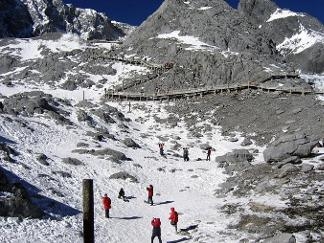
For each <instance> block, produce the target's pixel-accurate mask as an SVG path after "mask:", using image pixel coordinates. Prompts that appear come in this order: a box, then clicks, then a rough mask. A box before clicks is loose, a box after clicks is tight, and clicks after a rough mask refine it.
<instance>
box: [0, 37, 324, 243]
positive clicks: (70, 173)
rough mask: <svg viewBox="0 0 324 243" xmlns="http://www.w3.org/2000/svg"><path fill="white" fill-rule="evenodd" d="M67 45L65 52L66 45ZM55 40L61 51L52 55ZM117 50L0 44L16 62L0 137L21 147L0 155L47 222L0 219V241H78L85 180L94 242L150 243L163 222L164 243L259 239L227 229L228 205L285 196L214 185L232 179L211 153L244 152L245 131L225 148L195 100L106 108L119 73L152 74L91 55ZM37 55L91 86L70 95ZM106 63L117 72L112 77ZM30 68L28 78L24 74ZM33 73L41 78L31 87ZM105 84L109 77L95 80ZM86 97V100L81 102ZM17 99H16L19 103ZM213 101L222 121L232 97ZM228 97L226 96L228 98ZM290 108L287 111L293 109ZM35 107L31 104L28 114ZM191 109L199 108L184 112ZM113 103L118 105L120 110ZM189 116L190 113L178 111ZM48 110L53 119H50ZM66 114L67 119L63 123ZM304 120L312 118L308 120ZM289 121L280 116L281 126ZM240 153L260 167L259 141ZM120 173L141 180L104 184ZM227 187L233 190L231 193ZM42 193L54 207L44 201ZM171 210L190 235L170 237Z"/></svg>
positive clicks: (231, 218)
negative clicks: (106, 203) (122, 195)
mask: <svg viewBox="0 0 324 243" xmlns="http://www.w3.org/2000/svg"><path fill="white" fill-rule="evenodd" d="M66 40H68V43H69V46H68V47H69V48H70V51H67V49H65V48H67V46H66V47H65V46H64V45H66V44H64V43H66V42H65V41H66ZM22 43H23V44H22ZM53 43H56V45H55V46H58V47H61V48H63V49H57V48H56V47H55V46H54V45H53ZM113 45H116V44H112V43H106V44H102V43H98V44H96V43H91V44H90V45H88V44H87V43H83V42H82V41H80V40H79V39H77V38H74V37H71V36H63V37H61V38H60V39H57V40H56V41H52V40H40V39H35V40H33V39H29V40H14V41H12V42H9V43H7V45H5V46H3V47H2V49H1V51H3V52H6V53H7V54H6V55H8V58H9V57H11V58H15V60H16V62H13V63H12V66H8V69H7V70H2V74H1V76H0V79H1V82H2V84H1V85H0V93H1V95H2V96H1V102H2V103H3V104H4V108H3V112H4V113H1V116H0V134H1V136H4V137H7V138H10V140H12V141H14V142H15V144H14V145H10V146H12V147H13V148H14V149H15V150H17V151H19V155H18V156H13V159H14V160H15V161H16V162H15V163H8V162H5V161H4V160H2V159H1V162H0V163H1V167H3V168H5V169H6V170H8V171H10V172H11V173H13V174H15V175H16V176H18V178H20V180H22V181H25V182H27V183H29V184H32V185H33V186H34V187H36V188H37V192H35V191H34V192H31V193H32V198H33V200H34V201H35V202H36V203H38V204H40V205H41V206H42V207H43V209H44V210H45V212H46V213H47V214H49V215H50V216H51V218H48V219H40V220H39V219H38V220H36V219H24V220H22V221H21V220H19V219H17V218H8V219H4V218H1V219H0V220H1V221H0V222H1V224H0V227H1V230H2V232H5V233H3V234H1V236H0V239H1V241H2V242H24V241H25V240H26V239H27V241H37V242H53V241H58V242H82V236H81V231H82V228H81V227H82V215H81V213H79V212H78V211H81V210H82V208H81V205H82V201H81V200H82V198H81V195H82V194H81V184H82V179H84V178H93V179H94V186H95V188H94V191H95V236H96V240H97V241H98V242H104V241H109V242H116V243H117V242H138V243H140V242H143V241H148V240H149V238H150V234H151V226H150V220H151V218H152V217H160V218H161V220H162V239H163V240H164V241H167V242H174V241H177V240H181V239H184V238H185V239H187V242H197V241H204V242H210V243H211V242H237V241H239V240H240V239H250V240H255V239H257V238H258V237H259V234H258V233H253V232H249V231H245V230H242V231H237V230H236V229H235V227H234V228H233V225H235V224H237V223H238V222H240V218H241V216H240V214H241V213H240V211H238V212H233V213H231V214H230V215H228V214H227V213H226V212H227V207H234V208H235V207H239V208H240V210H243V212H244V213H245V214H249V212H250V211H251V207H252V206H251V205H263V206H264V207H272V208H273V207H274V208H276V209H277V210H285V208H287V207H289V203H288V201H287V199H286V198H285V197H281V196H279V195H278V194H275V193H274V194H272V193H270V194H269V193H267V194H265V195H262V196H261V195H260V194H258V193H256V192H253V193H252V194H251V195H250V194H246V195H244V196H240V197H238V196H237V195H236V196H235V194H232V193H231V190H232V189H231V190H230V191H229V192H228V194H227V196H225V197H224V196H220V195H222V193H220V192H219V191H218V190H223V189H220V188H222V184H223V183H226V180H228V179H230V178H231V177H230V176H229V175H225V174H224V168H220V167H219V165H218V164H219V163H216V162H215V157H216V156H220V155H224V154H225V153H227V152H231V151H232V150H233V149H235V148H242V146H241V145H240V144H241V142H242V141H243V137H242V135H243V134H242V135H241V134H240V133H234V136H235V137H236V138H237V141H236V142H233V141H235V140H233V141H232V142H231V141H230V140H231V139H230V138H231V136H233V134H231V136H229V135H230V134H226V132H225V133H224V130H222V128H221V127H219V126H218V125H217V122H216V123H215V121H213V118H215V117H213V116H216V115H213V114H209V116H205V115H204V113H203V111H202V110H203V109H207V108H204V106H201V107H202V108H199V103H200V102H201V104H203V103H204V102H203V100H201V101H200V102H197V101H193V103H192V104H187V106H188V107H187V108H180V109H181V110H182V111H183V112H182V113H178V112H174V111H173V112H171V110H172V109H173V107H174V108H175V109H178V108H177V106H179V105H180V104H181V105H185V106H186V102H184V103H183V102H181V101H180V103H160V102H131V103H130V107H129V103H128V102H102V96H103V94H104V89H105V88H106V89H109V88H112V87H113V86H114V85H117V84H121V83H122V80H123V78H122V77H123V76H124V77H127V76H129V75H134V72H135V73H139V74H140V73H144V74H145V73H147V72H149V71H148V70H146V69H145V68H144V67H139V66H135V65H130V64H125V63H118V62H117V63H116V62H113V61H109V60H105V59H102V60H101V59H99V58H98V56H96V55H97V51H98V52H101V53H102V52H103V51H108V50H107V49H104V48H103V47H102V46H104V47H107V46H109V48H111V46H113ZM26 46H27V47H28V46H35V47H36V49H39V48H41V50H42V51H40V52H33V54H34V55H32V56H30V55H29V56H28V55H25V54H24V53H25V52H24V51H22V50H24V48H26ZM74 48H76V49H74ZM114 48H116V47H114ZM59 50H61V52H59ZM79 50H82V51H79ZM43 51H47V52H48V53H51V56H52V57H53V60H52V62H56V63H60V62H64V65H65V66H67V67H66V68H68V69H69V71H70V72H71V73H69V72H68V71H67V70H65V69H63V71H64V73H65V74H66V76H67V77H68V76H69V75H71V76H72V77H73V75H76V74H77V73H80V72H82V74H83V75H84V76H86V77H88V78H89V79H90V80H92V81H93V82H94V85H92V86H89V87H83V88H80V87H78V88H76V89H74V90H69V89H64V88H62V86H61V85H62V83H64V82H65V80H66V78H67V77H65V76H62V77H61V78H60V80H46V79H44V77H46V75H45V74H46V71H44V70H43V68H44V67H45V66H47V65H49V64H50V63H52V62H48V64H47V65H45V66H44V67H43V65H40V64H41V63H42V61H43V59H44V58H46V57H45V56H43V55H42V53H43ZM62 51H63V52H62ZM89 53H91V55H90V54H89ZM36 54H37V55H36ZM62 56H64V58H62ZM92 56H93V57H95V59H96V66H102V68H103V70H105V71H106V72H109V73H110V74H107V73H105V72H103V73H101V72H102V69H97V70H94V69H92V68H90V67H89V64H88V65H87V64H86V62H85V60H87V61H88V63H91V62H92V61H91V60H92V58H91V57H92ZM54 58H55V59H54ZM51 65H53V64H51ZM92 65H93V64H92ZM110 66H111V67H112V68H113V69H114V70H116V72H111V71H109V70H110V69H109V67H110ZM45 70H46V69H45ZM26 72H27V73H30V75H24V73H26ZM47 72H48V71H47ZM31 74H33V75H31ZM44 75H45V76H44ZM18 77H19V78H18ZM37 77H38V80H39V81H37V82H36V78H37ZM52 77H55V75H54V76H53V75H52ZM103 79H106V81H105V82H101V80H103ZM99 84H100V85H99ZM35 90H42V91H43V92H45V93H47V94H51V95H53V98H49V97H47V96H45V95H41V96H40V97H43V98H45V99H46V101H47V102H48V104H49V105H51V106H50V107H48V106H46V105H45V106H44V105H42V102H40V103H38V101H37V95H36V96H35V94H34V95H32V93H29V94H27V95H26V96H24V95H23V93H24V92H27V91H35ZM82 91H84V94H85V99H86V101H82V100H83V95H82V93H83V92H82ZM15 94H16V95H18V96H17V97H16V98H14V97H15V96H14V95H15ZM254 95H256V94H254ZM254 95H252V97H253V96H254ZM18 97H19V98H18ZM20 97H26V98H24V99H25V100H24V99H22V101H21V102H22V104H21V102H20V101H19V99H20ZM46 97H47V98H46ZM243 97H244V96H242V98H243ZM219 98H220V99H221V100H224V104H220V103H218V102H219V101H217V102H215V101H214V102H209V101H208V100H207V103H209V104H210V105H211V106H212V107H213V108H212V112H216V109H220V110H218V112H216V113H215V114H217V113H219V114H220V119H221V120H222V119H224V117H225V116H223V114H222V112H224V111H226V110H227V109H228V108H229V107H230V106H226V105H225V104H227V105H228V104H230V101H229V100H231V99H232V98H231V96H223V97H219ZM226 99H228V100H227V101H225V100H226ZM238 99H240V98H238ZM235 100H237V98H235ZM252 102H253V103H260V104H261V103H262V102H255V101H253V98H252ZM266 102H267V101H266ZM288 102H290V104H291V106H292V105H293V104H294V102H291V101H288ZM280 103H282V101H281V102H280ZM35 104H36V106H35ZM37 104H39V105H40V107H38V106H37ZM31 105H32V107H35V108H34V109H30V108H29V107H30V106H31ZM107 105H109V106H107ZM197 105H198V109H197V110H196V111H190V110H189V109H190V108H193V107H194V106H197ZM51 107H52V108H51ZM53 107H54V108H55V109H53ZM112 107H116V108H117V109H118V111H116V110H114V109H113V108H112ZM180 107H181V106H180ZM222 107H223V108H222ZM312 107H316V106H315V105H314V106H313V105H312ZM129 108H130V111H129ZM222 109H224V110H222ZM186 110H187V111H188V113H189V114H186V112H184V111H186ZM207 110H208V109H207ZM242 110H245V109H242ZM52 111H55V112H56V113H55V114H57V115H54V116H53V112H52ZM254 111H255V110H254ZM105 112H106V113H105ZM119 112H121V113H119ZM207 113H208V112H207ZM58 114H59V115H60V116H58ZM121 114H124V115H125V116H126V118H124V117H123V116H122V115H121ZM237 115H239V112H237ZM315 115H316V114H315ZM62 116H63V117H64V118H65V120H64V119H63V120H62ZM258 116H260V114H258ZM195 117H196V118H195ZM221 117H223V118H221ZM226 117H230V115H226ZM289 117H291V115H289ZM127 118H130V120H129V119H127ZM111 119H112V120H113V121H112V120H111ZM217 119H218V118H217ZM226 119H227V118H226ZM310 119H313V118H312V117H311V116H310ZM240 120H241V119H240ZM174 121H176V122H174ZM285 121H286V120H283V124H284V122H285ZM241 122H243V120H241ZM227 123H228V122H227ZM282 126H283V125H282ZM291 126H292V125H291ZM298 126H299V125H298ZM235 127H237V126H236V125H235ZM226 129H227V128H226ZM279 129H280V127H279ZM285 129H286V128H285ZM292 129H293V126H292ZM260 130H262V129H260ZM199 134H200V135H199ZM265 134H266V133H265ZM247 135H248V134H246V133H245V134H244V136H247ZM252 137H253V135H252ZM256 137H258V136H256ZM125 138H131V139H133V140H134V141H135V142H136V143H137V144H139V145H140V146H141V148H137V149H133V148H129V147H127V146H126V145H125V144H124V143H123V140H124V139H125ZM260 140H262V138H260ZM161 141H163V142H164V143H165V144H166V145H165V151H166V158H164V157H161V156H160V155H159V153H158V146H157V144H158V143H159V142H161ZM208 144H209V145H210V146H212V147H214V148H215V149H216V151H213V152H212V161H211V162H207V161H205V157H206V150H205V147H206V145H208ZM185 146H188V147H189V153H190V154H189V156H190V161H189V162H183V160H182V158H181V155H182V151H181V150H182V147H185ZM108 148H109V149H113V150H116V151H119V152H122V153H123V154H124V155H125V156H126V157H127V158H130V159H131V161H128V160H120V159H118V158H121V157H118V158H117V159H116V158H115V157H114V156H115V155H113V154H111V153H110V152H109V150H107V149H108ZM245 148H247V149H249V150H250V151H257V150H258V151H257V152H253V154H254V156H255V159H254V162H253V164H255V165H258V164H262V162H263V156H262V151H263V150H264V147H263V146H262V147H261V146H258V145H256V141H255V142H254V143H252V144H251V145H249V146H247V147H245ZM39 154H45V155H46V156H47V157H48V159H47V164H43V163H40V162H39V160H38V159H37V158H38V155H39ZM64 158H75V159H78V160H79V161H80V162H81V164H76V165H73V164H67V163H65V162H64ZM319 161H320V160H319V159H318V158H315V162H313V163H314V164H315V165H316V166H317V164H318V163H319ZM120 171H125V172H127V173H129V174H130V175H132V176H135V177H136V179H137V180H138V183H133V182H131V180H130V179H127V180H121V179H109V177H110V176H111V175H113V174H114V173H116V172H120ZM148 184H153V185H154V188H155V192H156V194H155V195H154V201H155V202H156V204H157V205H156V206H153V207H151V206H149V205H146V204H145V203H144V202H143V200H144V199H146V191H145V187H146V186H147V185H148ZM320 186H321V184H318V185H317V186H316V187H320ZM120 187H123V188H124V189H125V191H126V195H127V196H130V197H131V198H130V199H129V202H124V201H121V200H119V199H117V192H118V191H119V189H120ZM233 190H234V191H235V188H233ZM103 193H108V195H109V196H111V198H112V202H113V205H112V211H111V216H112V218H111V219H105V218H104V217H103V209H102V206H101V198H100V197H101V195H102V194H103ZM37 194H38V195H37ZM39 195H42V196H43V197H45V198H50V199H51V200H54V201H56V203H53V201H49V200H44V199H40V197H39ZM51 202H52V203H51ZM269 202H271V204H270V203H269ZM315 202H316V201H315ZM62 205H64V206H62ZM231 205H236V206H231ZM172 206H174V207H175V208H176V209H177V210H178V212H179V213H180V221H179V228H182V229H185V228H187V227H190V226H192V227H193V228H194V227H196V225H198V227H197V228H196V229H193V230H189V231H188V233H189V234H186V235H177V234H175V232H174V229H173V227H171V225H169V222H168V220H167V217H168V212H169V208H170V207H172ZM76 210H77V211H76ZM274 215H276V217H278V215H280V214H278V212H277V213H275V214H274ZM279 218H280V217H279ZM302 222H303V221H302ZM261 235H263V234H262V233H261ZM263 236H264V235H263ZM317 236H318V235H316V237H317ZM264 237H269V235H267V236H264ZM296 237H297V239H299V240H300V242H303V239H305V234H304V233H303V232H301V233H297V232H296Z"/></svg>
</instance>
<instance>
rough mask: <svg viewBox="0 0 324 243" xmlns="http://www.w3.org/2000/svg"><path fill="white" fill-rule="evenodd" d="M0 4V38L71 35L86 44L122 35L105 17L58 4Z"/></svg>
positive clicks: (27, 0) (41, 0) (54, 0)
mask: <svg viewBox="0 0 324 243" xmlns="http://www.w3.org/2000/svg"><path fill="white" fill-rule="evenodd" d="M2 2H3V3H2V4H3V7H2V8H1V9H2V10H0V23H1V25H0V26H1V28H0V37H31V36H38V35H41V34H43V33H48V32H71V33H76V34H79V35H80V36H81V37H82V38H84V39H88V40H90V39H106V40H116V39H118V38H119V37H121V36H124V35H125V34H124V33H123V31H122V30H121V29H119V28H118V27H116V26H115V25H114V24H112V23H111V21H110V20H109V18H108V17H107V16H106V15H105V14H103V13H98V12H96V11H95V10H92V9H81V8H76V7H74V6H73V5H71V4H67V5H66V4H64V3H63V2H62V0H14V1H12V0H4V1H2Z"/></svg>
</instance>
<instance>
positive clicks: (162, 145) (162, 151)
mask: <svg viewBox="0 0 324 243" xmlns="http://www.w3.org/2000/svg"><path fill="white" fill-rule="evenodd" d="M159 149H160V155H161V156H164V143H159Z"/></svg>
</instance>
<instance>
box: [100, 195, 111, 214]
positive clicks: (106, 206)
mask: <svg viewBox="0 0 324 243" xmlns="http://www.w3.org/2000/svg"><path fill="white" fill-rule="evenodd" d="M102 204H103V207H104V209H105V216H106V218H109V209H111V200H110V198H109V197H108V196H107V194H105V195H104V196H103V197H102Z"/></svg>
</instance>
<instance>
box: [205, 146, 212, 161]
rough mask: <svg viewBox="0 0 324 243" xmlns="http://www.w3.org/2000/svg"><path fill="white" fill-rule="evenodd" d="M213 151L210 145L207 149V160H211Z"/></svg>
mask: <svg viewBox="0 0 324 243" xmlns="http://www.w3.org/2000/svg"><path fill="white" fill-rule="evenodd" d="M211 151H212V148H211V147H209V148H208V149H207V159H206V160H207V161H210V155H211Z"/></svg>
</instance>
